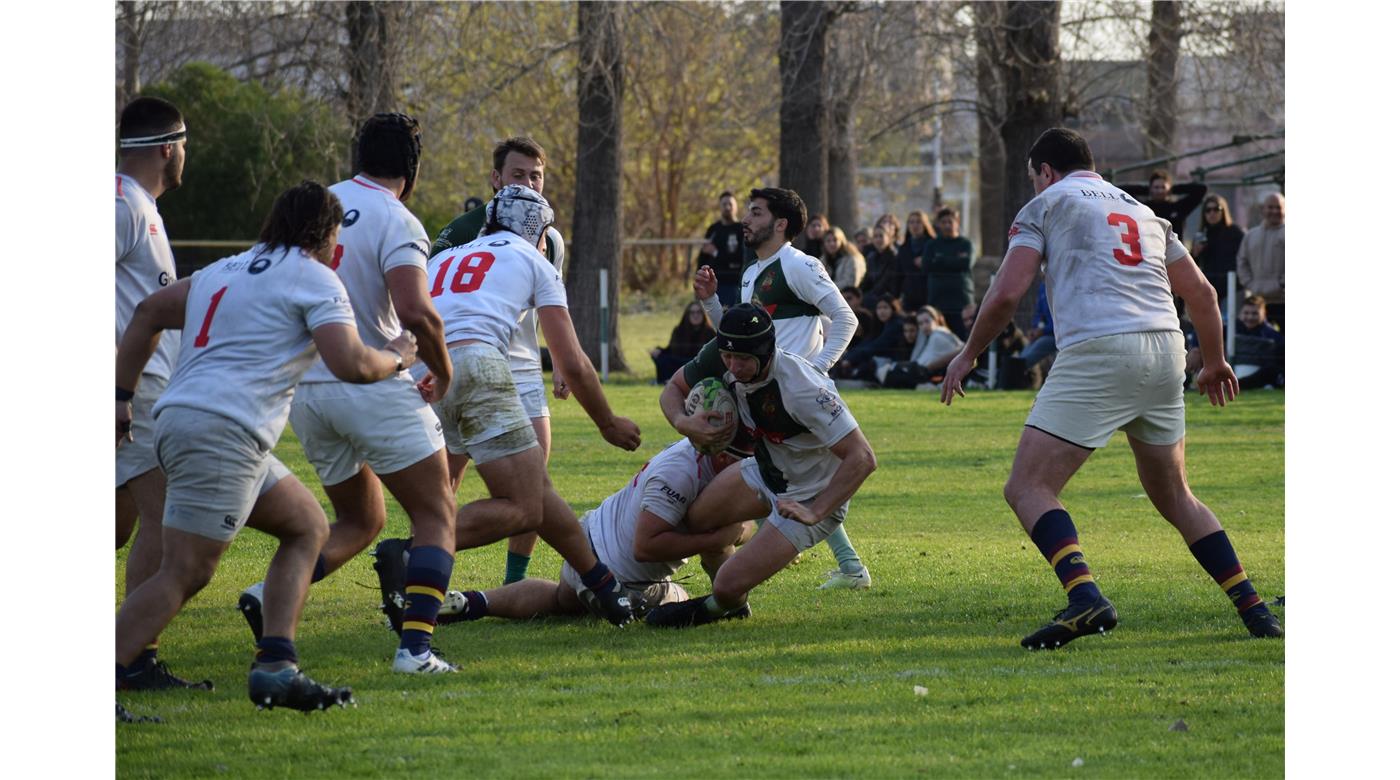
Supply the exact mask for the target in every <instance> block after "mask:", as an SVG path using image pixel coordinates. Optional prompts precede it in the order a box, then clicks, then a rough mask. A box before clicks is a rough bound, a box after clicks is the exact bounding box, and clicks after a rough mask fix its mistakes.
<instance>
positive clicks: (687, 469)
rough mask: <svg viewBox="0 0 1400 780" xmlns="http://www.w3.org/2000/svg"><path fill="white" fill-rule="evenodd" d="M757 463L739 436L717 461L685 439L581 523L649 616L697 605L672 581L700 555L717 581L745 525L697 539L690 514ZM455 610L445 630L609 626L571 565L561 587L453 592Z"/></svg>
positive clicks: (536, 583) (535, 582) (528, 584)
mask: <svg viewBox="0 0 1400 780" xmlns="http://www.w3.org/2000/svg"><path fill="white" fill-rule="evenodd" d="M751 455H753V439H752V438H751V437H749V436H748V435H747V434H745V433H744V432H743V430H742V429H740V431H739V436H737V437H736V438H735V439H734V441H732V442H730V444H729V446H728V447H727V448H726V449H725V450H724V451H723V452H720V453H718V454H715V455H702V454H701V453H700V452H699V451H697V450H696V449H695V447H694V446H693V445H692V444H691V443H690V441H689V440H688V439H681V440H680V441H678V442H676V443H675V444H672V445H671V446H670V447H667V448H666V449H664V450H662V451H661V452H660V453H659V454H657V455H656V456H655V457H653V458H652V459H651V460H649V461H647V463H646V465H644V466H642V469H641V471H638V472H637V474H636V476H634V477H632V478H631V479H630V480H628V482H627V484H626V485H625V486H624V487H623V488H622V489H621V490H619V491H617V492H616V493H613V494H612V495H611V496H608V497H607V498H605V499H603V503H602V504H599V505H598V508H597V509H594V510H593V511H591V512H588V513H586V514H584V516H583V517H581V518H579V522H580V523H581V524H582V525H583V532H584V535H585V536H586V537H587V538H588V542H589V544H590V545H591V546H592V547H593V549H594V550H596V551H597V553H598V558H599V560H601V561H603V562H604V563H606V564H607V565H608V568H609V569H611V570H612V573H613V576H615V577H617V578H618V579H619V580H621V581H622V583H623V585H625V586H626V587H627V589H628V590H629V591H631V592H632V594H633V596H634V601H635V602H636V603H637V604H639V605H640V606H641V609H642V610H643V611H646V610H651V609H654V608H656V607H659V606H661V605H662V604H671V603H674V602H678V601H684V600H685V599H687V598H689V594H688V593H686V592H685V588H683V587H681V585H680V583H677V582H673V581H672V580H671V576H672V575H673V574H675V573H676V571H677V570H678V569H680V567H681V566H683V565H685V562H686V558H687V556H691V555H700V556H702V558H701V560H702V563H703V564H704V567H705V570H706V571H707V572H709V573H710V574H711V576H714V573H715V571H716V570H717V569H718V568H719V566H720V565H721V564H723V562H724V561H725V560H727V559H728V557H729V555H730V554H732V553H733V549H734V548H733V545H734V543H735V542H736V541H737V540H738V539H739V537H740V535H741V534H742V533H743V531H744V528H743V526H744V524H743V523H742V522H738V523H731V524H729V525H726V526H721V527H719V528H716V529H714V530H712V531H706V532H704V533H692V532H691V531H690V529H689V527H688V526H687V524H686V522H685V514H686V509H687V508H688V507H689V506H690V505H691V504H693V503H695V498H696V496H698V495H700V491H701V490H703V489H704V487H705V486H706V485H708V484H710V481H711V480H713V479H714V478H715V475H716V474H719V473H721V472H723V471H724V470H725V469H727V468H728V467H729V466H731V465H733V464H735V463H737V462H739V461H740V460H742V459H743V458H747V457H749V456H751ZM447 604H449V605H452V606H451V607H450V608H451V609H452V611H453V612H454V613H455V614H452V615H447V614H446V613H447V611H448V609H449V607H448V606H444V608H443V611H444V616H443V617H442V619H441V621H440V622H442V623H452V622H456V621H459V620H476V619H478V618H483V617H487V616H490V617H500V618H513V619H526V618H532V617H537V616H542V615H582V614H584V613H585V612H591V613H593V615H595V616H596V617H601V618H605V617H606V616H605V615H604V614H603V613H602V611H601V610H600V608H599V605H598V600H597V598H596V597H595V596H594V595H593V591H591V590H589V589H588V588H586V587H584V585H583V582H582V581H581V580H580V579H579V574H578V572H577V571H576V570H574V568H573V567H572V566H570V565H569V564H568V563H567V562H565V563H564V565H563V567H562V568H561V569H560V571H559V580H558V582H555V581H553V580H542V579H527V580H522V581H520V582H515V583H512V584H510V585H506V586H504V587H500V588H495V589H494V590H488V591H485V592H482V591H467V592H466V593H459V592H456V591H453V592H451V593H449V594H448V598H447Z"/></svg>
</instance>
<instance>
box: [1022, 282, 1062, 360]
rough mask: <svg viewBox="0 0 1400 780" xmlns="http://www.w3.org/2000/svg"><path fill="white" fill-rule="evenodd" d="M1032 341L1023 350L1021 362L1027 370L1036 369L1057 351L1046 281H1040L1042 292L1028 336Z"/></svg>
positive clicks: (1037, 300) (1037, 297)
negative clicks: (1046, 292)
mask: <svg viewBox="0 0 1400 780" xmlns="http://www.w3.org/2000/svg"><path fill="white" fill-rule="evenodd" d="M1026 338H1027V339H1028V340H1029V341H1030V344H1027V345H1026V347H1025V349H1022V350H1021V361H1022V362H1024V363H1025V364H1026V369H1027V370H1032V369H1034V368H1035V367H1036V366H1037V365H1039V364H1040V361H1042V360H1044V359H1046V358H1048V357H1050V356H1051V355H1053V354H1055V352H1056V351H1057V350H1056V349H1055V320H1054V319H1053V318H1052V317H1051V316H1050V298H1049V297H1047V296H1046V294H1045V280H1044V279H1041V280H1040V291H1039V292H1037V293H1036V296H1035V316H1034V317H1032V318H1031V330H1030V332H1029V333H1027V334H1026Z"/></svg>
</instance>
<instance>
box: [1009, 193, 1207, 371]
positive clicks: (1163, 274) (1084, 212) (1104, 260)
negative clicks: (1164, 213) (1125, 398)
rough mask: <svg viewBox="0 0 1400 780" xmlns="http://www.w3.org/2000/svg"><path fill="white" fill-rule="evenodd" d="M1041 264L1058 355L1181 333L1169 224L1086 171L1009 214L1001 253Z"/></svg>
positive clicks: (1178, 250) (1176, 251)
mask: <svg viewBox="0 0 1400 780" xmlns="http://www.w3.org/2000/svg"><path fill="white" fill-rule="evenodd" d="M1018 246H1025V247H1030V248H1031V249H1034V250H1036V251H1038V252H1040V255H1041V257H1043V258H1044V259H1045V292H1046V296H1047V297H1048V298H1049V300H1050V314H1051V318H1052V319H1053V320H1054V321H1055V346H1056V347H1058V348H1059V349H1064V348H1066V347H1068V346H1071V345H1073V344H1076V343H1078V342H1081V341H1085V340H1087V339H1092V338H1097V337H1099V336H1111V335H1113V334H1116V333H1138V332H1144V331H1153V330H1175V331H1179V330H1180V329H1181V324H1180V322H1179V321H1178V319H1177V316H1176V307H1175V306H1174V305H1173V303H1172V291H1171V284H1170V282H1168V280H1167V266H1168V265H1169V264H1171V263H1175V262H1176V261H1178V260H1180V259H1182V258H1183V257H1186V256H1187V252H1186V247H1184V246H1182V244H1181V241H1179V240H1178V239H1177V237H1176V234H1175V233H1173V232H1172V227H1171V223H1169V222H1167V221H1166V220H1165V219H1161V218H1160V217H1158V216H1157V215H1156V214H1154V213H1152V209H1150V208H1148V207H1147V206H1144V205H1142V204H1141V203H1138V202H1137V201H1136V200H1133V198H1132V196H1130V195H1128V194H1127V193H1126V192H1124V191H1122V190H1120V189H1118V188H1117V187H1115V186H1113V185H1112V184H1109V183H1108V182H1106V181H1104V180H1103V178H1102V177H1100V176H1099V175H1098V174H1097V173H1094V172H1092V171H1075V172H1073V173H1071V174H1069V175H1068V176H1066V177H1065V178H1063V179H1061V180H1060V181H1057V182H1055V183H1054V184H1052V185H1050V186H1049V187H1046V188H1045V191H1044V192H1041V193H1040V194H1039V195H1037V196H1035V197H1034V198H1032V199H1031V201H1030V202H1029V203H1027V204H1026V205H1025V207H1024V208H1022V209H1021V212H1020V213H1019V214H1017V215H1016V221H1015V222H1013V223H1012V225H1011V234H1010V237H1009V240H1008V242H1007V249H1008V250H1010V249H1014V248H1015V247H1018Z"/></svg>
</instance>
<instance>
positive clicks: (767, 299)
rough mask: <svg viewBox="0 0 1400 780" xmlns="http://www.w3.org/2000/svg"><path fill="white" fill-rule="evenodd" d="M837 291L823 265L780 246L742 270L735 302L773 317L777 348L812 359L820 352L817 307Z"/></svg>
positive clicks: (791, 248) (838, 296)
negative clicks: (752, 305) (754, 307)
mask: <svg viewBox="0 0 1400 780" xmlns="http://www.w3.org/2000/svg"><path fill="white" fill-rule="evenodd" d="M832 293H835V294H836V296H837V299H840V296H841V291H840V290H838V289H836V283H835V282H833V281H831V277H830V276H827V273H826V266H825V265H823V264H822V261H821V260H818V259H817V258H815V257H812V256H811V255H808V254H804V253H803V252H801V251H799V250H797V249H796V248H795V247H793V245H792V244H783V248H782V249H779V250H778V252H777V254H775V255H773V256H772V257H770V258H767V259H765V260H759V261H758V262H756V263H753V264H752V265H750V266H749V267H748V268H745V269H744V275H743V279H742V281H741V282H740V287H739V302H740V303H752V304H755V305H757V306H762V307H763V308H764V309H765V310H766V311H767V312H768V316H770V317H772V318H773V330H774V332H775V333H776V334H777V337H778V347H779V349H785V350H787V351H788V352H791V353H793V354H794V355H797V356H799V357H803V358H806V359H808V360H812V359H813V358H815V357H816V356H817V354H818V353H820V352H821V351H822V347H823V344H824V334H823V332H822V320H821V317H822V312H821V309H819V308H817V304H818V303H819V302H820V301H821V300H822V299H823V298H825V297H826V296H828V295H830V294H832Z"/></svg>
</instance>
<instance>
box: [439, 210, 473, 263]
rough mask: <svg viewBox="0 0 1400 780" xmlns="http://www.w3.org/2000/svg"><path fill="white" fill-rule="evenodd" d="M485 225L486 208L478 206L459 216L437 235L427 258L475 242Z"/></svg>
mask: <svg viewBox="0 0 1400 780" xmlns="http://www.w3.org/2000/svg"><path fill="white" fill-rule="evenodd" d="M484 224H486V207H485V206H478V207H476V208H474V209H472V210H471V211H468V212H466V213H465V214H461V215H459V216H458V217H457V218H456V219H454V220H452V221H451V222H449V223H447V227H445V228H443V229H442V232H440V233H438V235H437V240H435V241H433V248H432V250H431V251H430V252H429V253H428V256H429V257H432V256H433V255H436V254H437V253H438V252H441V251H442V250H444V249H451V248H452V247H454V246H461V245H462V244H470V243H471V242H473V241H475V240H476V237H477V235H478V234H480V233H481V226H482V225H484Z"/></svg>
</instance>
